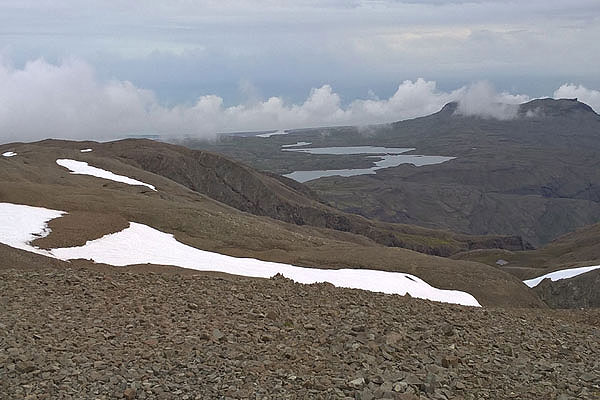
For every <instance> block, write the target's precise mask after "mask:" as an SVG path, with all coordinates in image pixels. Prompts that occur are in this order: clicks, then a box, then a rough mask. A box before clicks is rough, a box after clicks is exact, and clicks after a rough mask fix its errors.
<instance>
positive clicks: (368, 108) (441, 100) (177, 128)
mask: <svg viewBox="0 0 600 400" xmlns="http://www.w3.org/2000/svg"><path fill="white" fill-rule="evenodd" d="M0 87H1V88H2V92H0V140H1V141H2V142H11V141H29V140H37V139H42V138H48V137H53V138H67V139H98V140H105V139H114V138H122V137H126V136H128V135H132V134H160V135H165V136H169V135H173V136H181V135H189V136H195V137H201V138H207V139H211V138H215V137H216V135H217V134H218V133H220V132H233V131H248V130H269V129H291V128H302V127H315V126H326V125H366V124H373V123H385V122H392V121H397V120H402V119H408V118H414V117H419V116H423V115H428V114H431V113H433V112H436V111H438V110H439V109H441V108H442V107H443V106H444V104H446V103H448V102H450V101H459V108H458V110H457V112H458V113H460V114H463V115H477V116H481V117H485V118H499V119H506V118H511V117H512V116H514V115H513V112H514V109H515V107H514V106H511V104H512V105H514V104H518V103H521V102H523V101H527V100H528V99H529V97H528V96H526V95H513V94H509V93H500V94H498V93H496V92H495V91H494V89H493V87H492V86H491V85H490V84H488V83H485V82H480V83H475V84H473V85H471V86H468V87H461V88H458V89H456V90H453V91H449V92H446V91H442V90H439V89H438V88H437V86H436V83H435V82H434V81H426V80H424V79H421V78H419V79H416V80H415V81H410V80H406V81H404V82H402V83H401V84H400V85H399V86H398V88H397V90H396V92H395V93H394V94H393V95H392V96H390V97H389V98H386V99H378V98H376V97H373V98H371V99H357V100H353V101H351V102H349V103H346V104H344V103H343V101H342V99H341V97H340V95H339V94H337V93H336V92H335V91H334V90H333V88H332V87H331V86H330V85H328V84H324V85H322V86H321V87H319V88H314V89H312V90H311V91H310V93H309V94H308V97H307V98H306V99H305V100H304V101H303V102H300V103H297V104H288V103H287V102H285V101H284V99H283V98H282V97H270V98H268V99H266V100H256V99H255V100H254V101H251V102H249V103H247V104H239V105H234V106H226V105H225V103H224V100H223V98H221V97H219V96H217V95H213V94H208V95H202V96H200V97H198V98H197V100H196V101H195V102H193V103H191V104H178V105H175V106H166V105H164V104H162V103H161V102H160V101H159V99H158V98H157V96H156V95H155V94H154V93H153V92H152V91H150V90H146V89H143V88H139V87H136V86H135V85H133V84H132V83H131V82H128V81H122V80H110V81H101V80H100V79H98V78H97V76H96V74H95V71H94V69H93V68H92V67H91V66H90V65H89V64H87V63H85V62H83V61H80V60H77V59H69V60H66V61H64V62H62V63H60V64H57V65H55V64H51V63H48V62H46V61H44V60H43V59H38V60H35V61H31V62H28V63H26V64H25V66H24V67H23V68H21V69H18V68H14V67H11V66H10V65H9V64H8V63H6V62H5V63H3V64H0ZM555 96H560V97H579V98H580V99H581V100H583V101H586V100H588V101H589V102H590V103H591V105H592V106H593V107H595V108H596V109H598V107H600V104H599V101H598V98H599V92H597V91H594V90H588V89H586V88H584V87H582V86H575V85H563V86H561V88H559V89H558V90H557V91H556V92H555Z"/></svg>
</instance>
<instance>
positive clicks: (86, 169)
mask: <svg viewBox="0 0 600 400" xmlns="http://www.w3.org/2000/svg"><path fill="white" fill-rule="evenodd" d="M56 163H57V164H58V165H60V166H61V167H65V168H67V169H68V170H70V171H71V173H72V174H78V175H91V176H96V177H98V178H103V179H109V180H111V181H115V182H122V183H126V184H128V185H133V186H136V185H143V186H147V187H149V188H150V189H152V190H156V188H155V187H154V186H152V185H150V184H148V183H144V182H141V181H138V180H136V179H132V178H128V177H126V176H123V175H117V174H113V173H112V172H110V171H106V170H104V169H100V168H96V167H92V166H91V165H89V164H88V163H86V162H84V161H75V160H68V159H65V158H61V159H58V160H56Z"/></svg>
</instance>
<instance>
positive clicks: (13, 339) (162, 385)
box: [0, 266, 600, 400]
mask: <svg viewBox="0 0 600 400" xmlns="http://www.w3.org/2000/svg"><path fill="white" fill-rule="evenodd" d="M96 268H97V269H98V268H99V267H98V266H97V267H96ZM599 324H600V314H599V313H598V310H595V311H570V312H558V311H553V310H526V309H522V310H514V309H513V310H503V309H477V308H469V307H459V306H451V305H444V304H439V303H432V302H428V301H421V300H417V299H411V298H407V297H400V296H391V295H383V294H376V293H369V292H364V291H357V290H347V289H337V288H334V287H332V286H330V285H326V284H319V285H310V286H305V285H299V284H295V283H293V282H290V281H288V280H286V279H280V278H275V279H271V280H250V279H242V278H233V277H218V276H210V275H179V274H164V273H160V274H157V273H149V272H144V273H123V272H116V269H113V268H106V269H101V270H96V271H94V270H91V269H89V268H86V269H79V268H73V267H71V268H64V267H63V268H40V269H30V270H28V271H25V270H18V269H6V270H3V271H0V377H1V379H0V398H2V399H17V398H19V399H28V400H32V399H40V400H41V399H112V398H125V399H154V398H161V399H170V398H178V399H206V398H215V399H216V398H223V399H234V398H257V399H258V398H260V399H270V398H273V399H275V398H277V399H284V398H290V399H296V398H297V399H302V398H315V399H320V398H322V399H350V398H352V399H362V400H368V399H402V400H417V399H484V398H489V399H513V398H516V399H535V400H537V399H550V400H552V399H560V400H566V399H597V398H598V397H599V396H600V381H599V380H598V376H600V362H599V361H598V360H599V359H600V346H599V343H600V325H599Z"/></svg>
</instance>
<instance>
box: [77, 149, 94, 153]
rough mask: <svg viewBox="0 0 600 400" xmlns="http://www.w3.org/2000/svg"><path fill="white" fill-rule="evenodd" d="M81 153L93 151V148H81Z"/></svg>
mask: <svg viewBox="0 0 600 400" xmlns="http://www.w3.org/2000/svg"><path fill="white" fill-rule="evenodd" d="M79 151H80V152H81V153H89V152H90V151H93V150H92V149H81V150H79Z"/></svg>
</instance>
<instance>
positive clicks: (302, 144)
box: [281, 142, 312, 147]
mask: <svg viewBox="0 0 600 400" xmlns="http://www.w3.org/2000/svg"><path fill="white" fill-rule="evenodd" d="M309 144H312V142H296V143H294V144H282V145H281V147H300V146H308V145H309Z"/></svg>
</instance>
